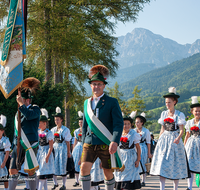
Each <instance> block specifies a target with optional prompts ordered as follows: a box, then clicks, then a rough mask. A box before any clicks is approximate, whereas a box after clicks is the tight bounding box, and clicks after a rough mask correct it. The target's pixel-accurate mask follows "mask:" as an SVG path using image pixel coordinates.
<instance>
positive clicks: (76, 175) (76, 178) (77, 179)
mask: <svg viewBox="0 0 200 190" xmlns="http://www.w3.org/2000/svg"><path fill="white" fill-rule="evenodd" d="M75 180H76V183H79V174H77V173H75Z"/></svg>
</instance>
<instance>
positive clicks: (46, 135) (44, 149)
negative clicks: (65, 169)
mask: <svg viewBox="0 0 200 190" xmlns="http://www.w3.org/2000/svg"><path fill="white" fill-rule="evenodd" d="M38 133H39V149H38V151H37V161H38V164H39V170H37V171H36V174H37V176H38V178H39V179H49V178H53V174H54V173H55V167H54V157H53V153H51V154H50V156H49V160H48V163H46V156H47V154H48V151H49V141H50V140H53V139H54V137H53V133H52V132H51V131H50V130H49V129H45V130H44V131H41V130H39V132H38Z"/></svg>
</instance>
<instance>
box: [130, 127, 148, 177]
mask: <svg viewBox="0 0 200 190" xmlns="http://www.w3.org/2000/svg"><path fill="white" fill-rule="evenodd" d="M134 130H135V131H136V132H137V128H135V129H134ZM138 134H139V135H140V137H141V140H140V148H141V160H140V164H141V168H142V171H141V172H140V174H144V173H146V172H147V169H146V166H145V164H146V163H147V159H148V147H147V144H151V135H150V132H149V130H148V129H147V128H145V127H142V131H141V132H140V133H138Z"/></svg>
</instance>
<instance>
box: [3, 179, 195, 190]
mask: <svg viewBox="0 0 200 190" xmlns="http://www.w3.org/2000/svg"><path fill="white" fill-rule="evenodd" d="M58 183H59V184H62V180H61V179H59V180H58ZM73 184H74V179H68V180H67V182H66V185H67V190H75V189H76V190H81V187H73ZM52 186H53V181H48V190H50V189H51V187H52ZM100 187H101V190H105V188H104V185H101V186H100ZM3 188H4V186H3V185H2V183H1V184H0V190H3ZM24 188H25V184H24V183H21V184H19V185H18V186H17V188H16V189H18V190H23V189H24ZM186 188H187V181H186V180H180V182H179V188H178V190H186ZM159 189H160V187H159V177H156V176H147V179H146V186H145V187H143V188H142V190H159ZM165 189H166V190H172V189H173V182H172V181H171V180H166V185H165ZM197 189H199V188H198V187H197V186H196V184H195V181H194V182H193V190H197ZM56 190H59V188H57V189H56Z"/></svg>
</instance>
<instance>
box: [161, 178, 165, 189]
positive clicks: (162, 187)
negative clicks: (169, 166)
mask: <svg viewBox="0 0 200 190" xmlns="http://www.w3.org/2000/svg"><path fill="white" fill-rule="evenodd" d="M165 180H166V178H164V177H161V176H160V190H164V189H165Z"/></svg>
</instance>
